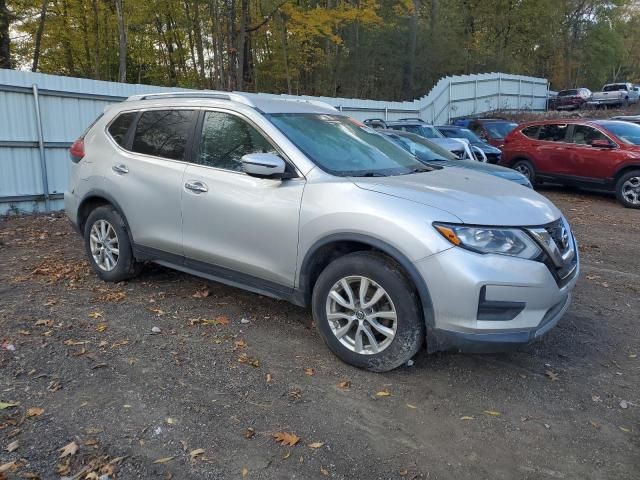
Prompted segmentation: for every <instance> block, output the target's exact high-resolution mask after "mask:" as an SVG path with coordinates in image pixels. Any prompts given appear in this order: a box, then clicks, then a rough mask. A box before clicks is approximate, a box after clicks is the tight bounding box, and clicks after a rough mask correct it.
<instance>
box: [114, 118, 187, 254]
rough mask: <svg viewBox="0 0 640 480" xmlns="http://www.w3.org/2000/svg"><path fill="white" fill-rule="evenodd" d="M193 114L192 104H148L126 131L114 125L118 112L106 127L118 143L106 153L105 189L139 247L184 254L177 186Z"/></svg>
mask: <svg viewBox="0 0 640 480" xmlns="http://www.w3.org/2000/svg"><path fill="white" fill-rule="evenodd" d="M195 120H196V115H195V112H194V111H193V110H189V109H152V110H146V111H142V112H139V113H138V114H137V118H136V120H135V122H134V125H133V126H132V127H131V128H130V129H128V131H126V132H125V131H123V129H122V128H120V129H118V128H115V127H116V122H117V121H118V118H116V119H115V121H114V122H112V124H111V125H110V127H109V131H110V135H111V137H112V139H113V140H114V142H115V143H117V144H119V145H120V147H119V148H118V149H117V150H116V151H115V153H114V155H113V156H112V157H111V158H110V161H109V165H108V171H107V174H106V175H105V190H106V191H107V192H108V193H109V194H111V196H113V197H114V198H115V199H116V201H117V202H118V204H119V206H120V208H121V209H122V210H123V213H124V215H125V217H126V218H127V222H128V223H129V228H130V229H131V234H132V236H133V240H134V242H135V244H136V245H137V246H138V247H150V248H153V249H156V250H162V251H165V252H170V253H173V254H176V255H181V254H182V238H181V223H182V219H181V212H180V197H181V195H182V188H181V186H182V176H183V174H184V170H185V168H186V165H187V164H186V162H185V155H186V152H187V150H188V145H189V143H190V139H191V137H192V135H193V129H194V127H195ZM125 137H126V138H125Z"/></svg>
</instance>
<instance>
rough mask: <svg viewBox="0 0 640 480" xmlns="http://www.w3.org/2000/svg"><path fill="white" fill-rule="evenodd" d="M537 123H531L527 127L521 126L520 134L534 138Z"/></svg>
mask: <svg viewBox="0 0 640 480" xmlns="http://www.w3.org/2000/svg"><path fill="white" fill-rule="evenodd" d="M538 128H540V127H538V125H532V126H531V127H527V128H523V129H522V134H523V135H524V136H525V137H529V138H536V137H537V135H538Z"/></svg>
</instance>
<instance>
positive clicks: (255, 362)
mask: <svg viewBox="0 0 640 480" xmlns="http://www.w3.org/2000/svg"><path fill="white" fill-rule="evenodd" d="M238 362H239V363H246V364H249V365H251V366H252V367H255V368H258V367H259V366H260V361H259V360H258V359H257V358H253V357H250V356H248V355H247V354H246V353H243V354H241V355H240V356H239V357H238Z"/></svg>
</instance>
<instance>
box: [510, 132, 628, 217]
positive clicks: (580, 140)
mask: <svg viewBox="0 0 640 480" xmlns="http://www.w3.org/2000/svg"><path fill="white" fill-rule="evenodd" d="M500 163H501V164H502V165H504V166H507V167H511V168H514V169H515V170H518V171H519V172H520V173H522V174H523V175H525V176H527V177H528V178H529V180H530V181H531V183H532V184H534V185H535V184H536V182H537V183H541V182H544V181H550V182H553V183H561V184H564V185H573V186H579V187H584V188H589V189H593V190H605V191H613V192H615V194H616V196H617V197H618V200H619V201H620V203H622V204H623V205H624V206H625V207H631V208H640V125H635V124H633V123H630V122H620V121H612V120H563V121H559V120H547V121H541V122H530V123H525V124H522V125H520V126H518V127H517V128H516V129H514V130H513V131H512V132H511V133H510V134H509V135H507V137H506V138H505V143H504V147H503V148H502V160H501V162H500Z"/></svg>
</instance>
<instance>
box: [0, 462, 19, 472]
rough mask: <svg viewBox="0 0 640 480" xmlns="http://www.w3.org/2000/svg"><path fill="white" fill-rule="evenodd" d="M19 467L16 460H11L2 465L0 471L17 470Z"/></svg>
mask: <svg viewBox="0 0 640 480" xmlns="http://www.w3.org/2000/svg"><path fill="white" fill-rule="evenodd" d="M17 468H18V464H17V463H16V462H9V463H4V464H2V465H0V473H4V472H8V471H12V472H13V471H15V470H16V469H17Z"/></svg>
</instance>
